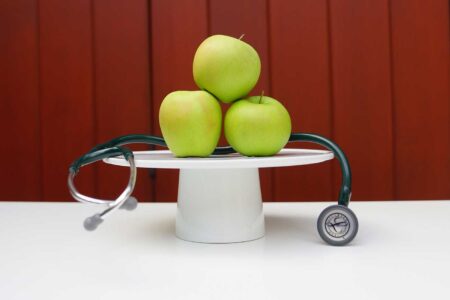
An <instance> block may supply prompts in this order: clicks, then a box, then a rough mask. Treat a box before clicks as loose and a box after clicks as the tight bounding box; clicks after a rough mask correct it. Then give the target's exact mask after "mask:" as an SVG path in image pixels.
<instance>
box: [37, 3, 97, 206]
mask: <svg viewBox="0 0 450 300" xmlns="http://www.w3.org/2000/svg"><path fill="white" fill-rule="evenodd" d="M39 15H40V62H41V72H40V83H41V84H40V86H41V101H42V105H41V120H42V126H41V130H42V158H41V159H42V165H43V174H42V181H43V195H44V199H45V200H50V201H58V200H68V199H70V196H69V192H68V189H67V184H66V178H67V170H68V167H69V164H70V163H71V162H72V161H73V160H74V159H75V158H76V157H78V156H79V155H81V154H82V153H84V152H85V151H87V150H89V149H90V148H91V147H92V146H93V145H94V143H95V132H94V129H95V127H94V115H93V106H94V103H93V85H92V82H93V76H92V68H93V66H92V36H91V34H92V31H91V28H92V23H91V3H90V1H88V0H67V1H58V0H41V1H40V3H39ZM85 169H86V170H83V172H82V174H81V175H80V176H78V178H77V187H79V189H80V191H81V192H83V193H88V194H93V193H94V191H95V178H94V170H93V168H92V167H88V168H85Z"/></svg>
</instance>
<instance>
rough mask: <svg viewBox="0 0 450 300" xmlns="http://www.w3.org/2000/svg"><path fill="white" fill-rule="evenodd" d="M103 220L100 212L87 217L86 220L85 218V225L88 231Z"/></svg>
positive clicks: (92, 229) (95, 227)
mask: <svg viewBox="0 0 450 300" xmlns="http://www.w3.org/2000/svg"><path fill="white" fill-rule="evenodd" d="M102 222H103V219H102V217H101V216H100V214H95V215H93V216H91V217H89V218H86V220H84V222H83V226H84V229H86V230H87V231H94V230H95V229H97V227H98V225H100V224H101V223H102Z"/></svg>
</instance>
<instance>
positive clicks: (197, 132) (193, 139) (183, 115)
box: [159, 91, 222, 157]
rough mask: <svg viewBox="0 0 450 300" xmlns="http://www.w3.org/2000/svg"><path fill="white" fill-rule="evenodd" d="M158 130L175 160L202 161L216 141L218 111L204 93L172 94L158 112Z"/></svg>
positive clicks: (218, 120)
mask: <svg viewBox="0 0 450 300" xmlns="http://www.w3.org/2000/svg"><path fill="white" fill-rule="evenodd" d="M159 126H160V127H161V131H162V134H163V137H164V140H165V141H166V143H167V146H168V147H169V149H170V150H171V151H172V153H173V154H174V155H175V156H177V157H188V156H198V157H206V156H208V155H210V154H211V153H212V152H213V151H214V149H215V148H216V146H217V143H218V141H219V137H220V131H221V129H222V128H221V127H222V110H221V109H220V104H219V102H218V101H217V100H216V98H214V97H213V96H212V95H210V94H209V93H207V92H205V91H176V92H172V93H170V94H168V95H167V96H166V97H165V98H164V100H163V102H162V103H161V107H160V108H159Z"/></svg>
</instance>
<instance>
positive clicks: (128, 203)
mask: <svg viewBox="0 0 450 300" xmlns="http://www.w3.org/2000/svg"><path fill="white" fill-rule="evenodd" d="M137 206H138V200H137V199H136V198H135V197H133V196H130V197H128V199H127V200H125V202H124V203H123V204H122V205H121V206H120V209H126V210H135V209H136V207H137Z"/></svg>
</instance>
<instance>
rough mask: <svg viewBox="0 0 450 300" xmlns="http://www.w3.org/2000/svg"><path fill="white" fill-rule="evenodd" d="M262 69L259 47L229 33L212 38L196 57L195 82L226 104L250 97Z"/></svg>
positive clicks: (208, 39)
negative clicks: (254, 47) (228, 34)
mask: <svg viewBox="0 0 450 300" xmlns="http://www.w3.org/2000/svg"><path fill="white" fill-rule="evenodd" d="M260 72H261V61H260V59H259V55H258V53H257V52H256V50H255V49H253V47H252V46H250V45H249V44H247V43H246V42H244V41H242V40H240V39H236V38H234V37H230V36H226V35H213V36H210V37H208V38H207V39H206V40H204V41H203V42H202V43H201V44H200V46H199V47H198V49H197V52H196V53H195V56H194V63H193V73H194V80H195V83H196V84H197V86H198V87H199V88H201V89H203V90H206V91H208V92H210V93H211V94H213V95H214V96H215V97H216V98H218V99H219V100H221V101H223V102H225V103H230V102H233V101H235V100H237V99H240V98H243V97H245V96H247V94H248V93H249V92H250V91H251V90H252V89H253V87H254V86H255V85H256V83H257V82H258V78H259V74H260Z"/></svg>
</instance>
